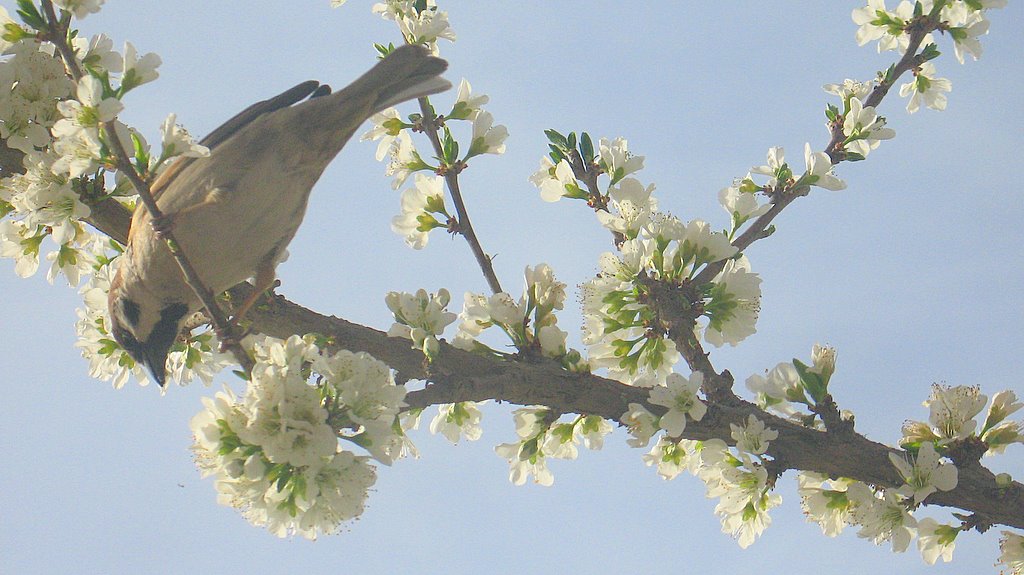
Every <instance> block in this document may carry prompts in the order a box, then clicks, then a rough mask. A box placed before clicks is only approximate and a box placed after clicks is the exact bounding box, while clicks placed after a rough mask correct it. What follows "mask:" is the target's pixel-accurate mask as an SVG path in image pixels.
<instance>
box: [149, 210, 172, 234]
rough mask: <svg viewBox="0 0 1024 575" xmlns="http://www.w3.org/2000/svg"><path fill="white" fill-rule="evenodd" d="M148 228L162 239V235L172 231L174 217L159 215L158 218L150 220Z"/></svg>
mask: <svg viewBox="0 0 1024 575" xmlns="http://www.w3.org/2000/svg"><path fill="white" fill-rule="evenodd" d="M149 226H150V227H151V228H153V231H154V232H156V235H157V236H159V237H160V238H163V237H164V234H166V233H167V232H169V231H171V230H173V229H174V217H173V216H171V215H170V214H161V216H160V217H159V218H152V219H150V220H149Z"/></svg>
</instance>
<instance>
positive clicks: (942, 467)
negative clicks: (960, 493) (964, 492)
mask: <svg viewBox="0 0 1024 575" xmlns="http://www.w3.org/2000/svg"><path fill="white" fill-rule="evenodd" d="M889 461H891V462H892V464H893V465H894V466H895V467H896V469H897V471H899V472H900V475H902V476H903V479H904V481H905V482H906V483H904V484H903V485H902V486H900V488H899V489H897V490H896V493H898V494H900V495H902V496H904V497H907V498H910V497H913V499H914V505H920V504H921V502H922V501H924V500H925V498H927V497H928V496H929V495H931V494H932V493H935V492H936V491H939V490H941V491H949V490H950V489H953V488H954V487H956V484H957V470H956V466H954V465H952V464H949V463H939V454H938V453H937V452H936V451H935V446H933V445H932V444H931V443H923V444H921V448H920V450H919V451H918V453H917V457H914V458H910V457H908V458H906V459H904V458H902V457H900V456H898V455H896V454H895V453H890V454H889Z"/></svg>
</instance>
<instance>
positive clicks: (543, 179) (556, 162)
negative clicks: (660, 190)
mask: <svg viewBox="0 0 1024 575" xmlns="http://www.w3.org/2000/svg"><path fill="white" fill-rule="evenodd" d="M548 137H549V138H553V141H557V142H559V144H560V146H561V147H562V148H564V149H572V148H574V144H575V134H570V136H569V137H568V138H566V137H565V136H562V135H561V134H558V133H557V132H554V131H549V133H548ZM581 144H582V145H584V152H583V153H584V154H586V156H587V160H590V161H592V163H593V164H594V165H596V166H597V167H598V168H599V170H600V173H601V174H606V175H607V176H608V179H609V182H608V193H609V196H612V193H613V192H614V196H612V197H611V198H610V199H611V201H612V205H613V206H614V207H615V208H616V210H617V211H618V212H619V214H618V216H613V215H612V214H611V213H610V212H598V218H599V219H601V220H602V225H606V226H608V225H609V224H611V223H612V222H613V221H615V222H616V223H617V224H619V223H620V222H621V221H624V220H626V219H629V218H630V215H631V213H632V212H633V211H634V209H636V210H641V211H645V212H646V213H648V214H649V212H650V211H653V210H655V209H657V205H656V204H654V203H653V202H654V198H652V197H650V193H651V191H653V189H654V186H647V187H644V186H643V185H641V184H640V182H638V181H636V180H635V179H633V178H630V179H631V180H632V181H631V183H629V184H627V185H626V186H620V187H618V188H616V187H615V186H616V184H619V183H620V182H622V181H623V179H624V178H625V177H626V176H628V175H630V174H632V173H634V172H638V171H640V170H641V169H643V167H644V157H643V156H637V155H634V154H633V153H632V152H630V151H629V143H628V142H627V141H626V139H625V138H615V139H614V140H609V139H608V138H601V140H600V141H599V143H598V150H597V152H598V153H597V154H596V155H595V156H593V157H592V158H591V157H590V156H591V155H592V154H593V152H594V150H592V149H591V148H592V147H593V144H592V143H590V137H589V136H588V135H587V134H586V133H584V135H583V140H582V142H581ZM530 182H531V183H532V184H533V185H535V186H537V188H538V189H539V190H540V197H541V199H543V200H544V201H546V202H557V201H558V200H560V199H562V198H563V197H565V198H572V199H578V200H587V199H589V198H590V196H589V195H588V194H587V193H586V192H584V191H583V189H582V188H581V187H580V185H579V182H578V181H577V177H576V173H575V172H574V171H573V167H572V164H570V163H569V159H568V158H567V157H566V156H565V154H564V153H558V154H553V155H552V156H551V158H550V159H549V158H548V157H544V158H541V160H540V167H539V168H537V171H536V172H535V173H534V174H533V175H532V176H530ZM634 206H635V207H634ZM639 215H641V216H642V215H643V214H639ZM634 237H635V236H634Z"/></svg>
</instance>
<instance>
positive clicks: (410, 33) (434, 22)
mask: <svg viewBox="0 0 1024 575" xmlns="http://www.w3.org/2000/svg"><path fill="white" fill-rule="evenodd" d="M341 4H342V3H341V2H335V3H334V5H335V6H340V5H341ZM373 13H374V14H380V15H381V17H383V18H385V19H387V20H394V21H395V23H397V24H398V28H399V29H400V30H401V32H402V37H403V38H405V41H406V42H407V43H409V44H423V45H425V46H427V47H428V48H430V49H431V50H432V51H433V52H434V53H435V54H436V53H437V41H438V40H439V39H441V38H443V39H445V40H448V41H451V42H454V41H455V31H454V30H452V28H451V26H450V25H449V24H448V13H447V12H441V11H439V10H438V9H437V3H436V2H435V1H434V0H426V1H424V2H420V1H417V0H387V1H386V2H378V3H377V4H374V5H373Z"/></svg>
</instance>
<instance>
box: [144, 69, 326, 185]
mask: <svg viewBox="0 0 1024 575" xmlns="http://www.w3.org/2000/svg"><path fill="white" fill-rule="evenodd" d="M330 91H331V87H330V86H328V85H327V84H320V82H317V81H316V80H307V81H305V82H302V83H301V84H298V85H296V86H294V87H292V88H289V89H288V90H285V91H284V92H281V93H280V94H278V95H277V96H274V97H273V98H269V99H267V100H263V101H260V102H256V103H255V104H253V105H251V106H249V107H248V108H246V109H244V110H242V111H241V112H239V113H237V114H235V115H234V116H233V117H232V118H231V119H230V120H228V121H227V122H224V123H223V124H221V125H220V126H219V127H218V128H217V129H215V130H214V131H212V132H210V133H209V134H207V136H206V137H205V138H203V139H202V140H200V141H199V143H200V144H201V145H203V146H206V147H207V148H210V149H211V150H213V149H214V148H216V147H217V145H218V144H220V143H221V142H223V141H224V140H227V139H228V138H230V137H231V135H232V134H234V133H236V132H237V131H238V130H241V129H242V128H244V127H245V126H247V125H249V124H250V123H252V121H253V120H255V119H256V118H259V117H260V116H262V115H264V114H269V113H270V112H273V111H275V110H280V109H281V108H287V107H288V106H291V105H292V104H295V103H297V102H301V101H302V100H304V99H306V97H310V98H316V97H318V96H323V95H325V94H329V93H330ZM194 160H195V158H179V159H178V160H177V161H176V162H174V164H172V165H171V166H169V167H168V168H167V169H166V170H164V171H163V173H161V174H160V176H159V177H157V179H156V181H155V182H153V186H152V188H151V190H152V193H153V197H155V198H156V197H159V196H160V193H161V192H163V190H165V189H167V186H169V185H170V183H171V182H172V181H173V180H174V178H175V177H177V175H178V174H179V173H181V171H182V170H184V169H185V168H186V167H187V166H188V165H189V164H191V163H192V162H193V161H194Z"/></svg>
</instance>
